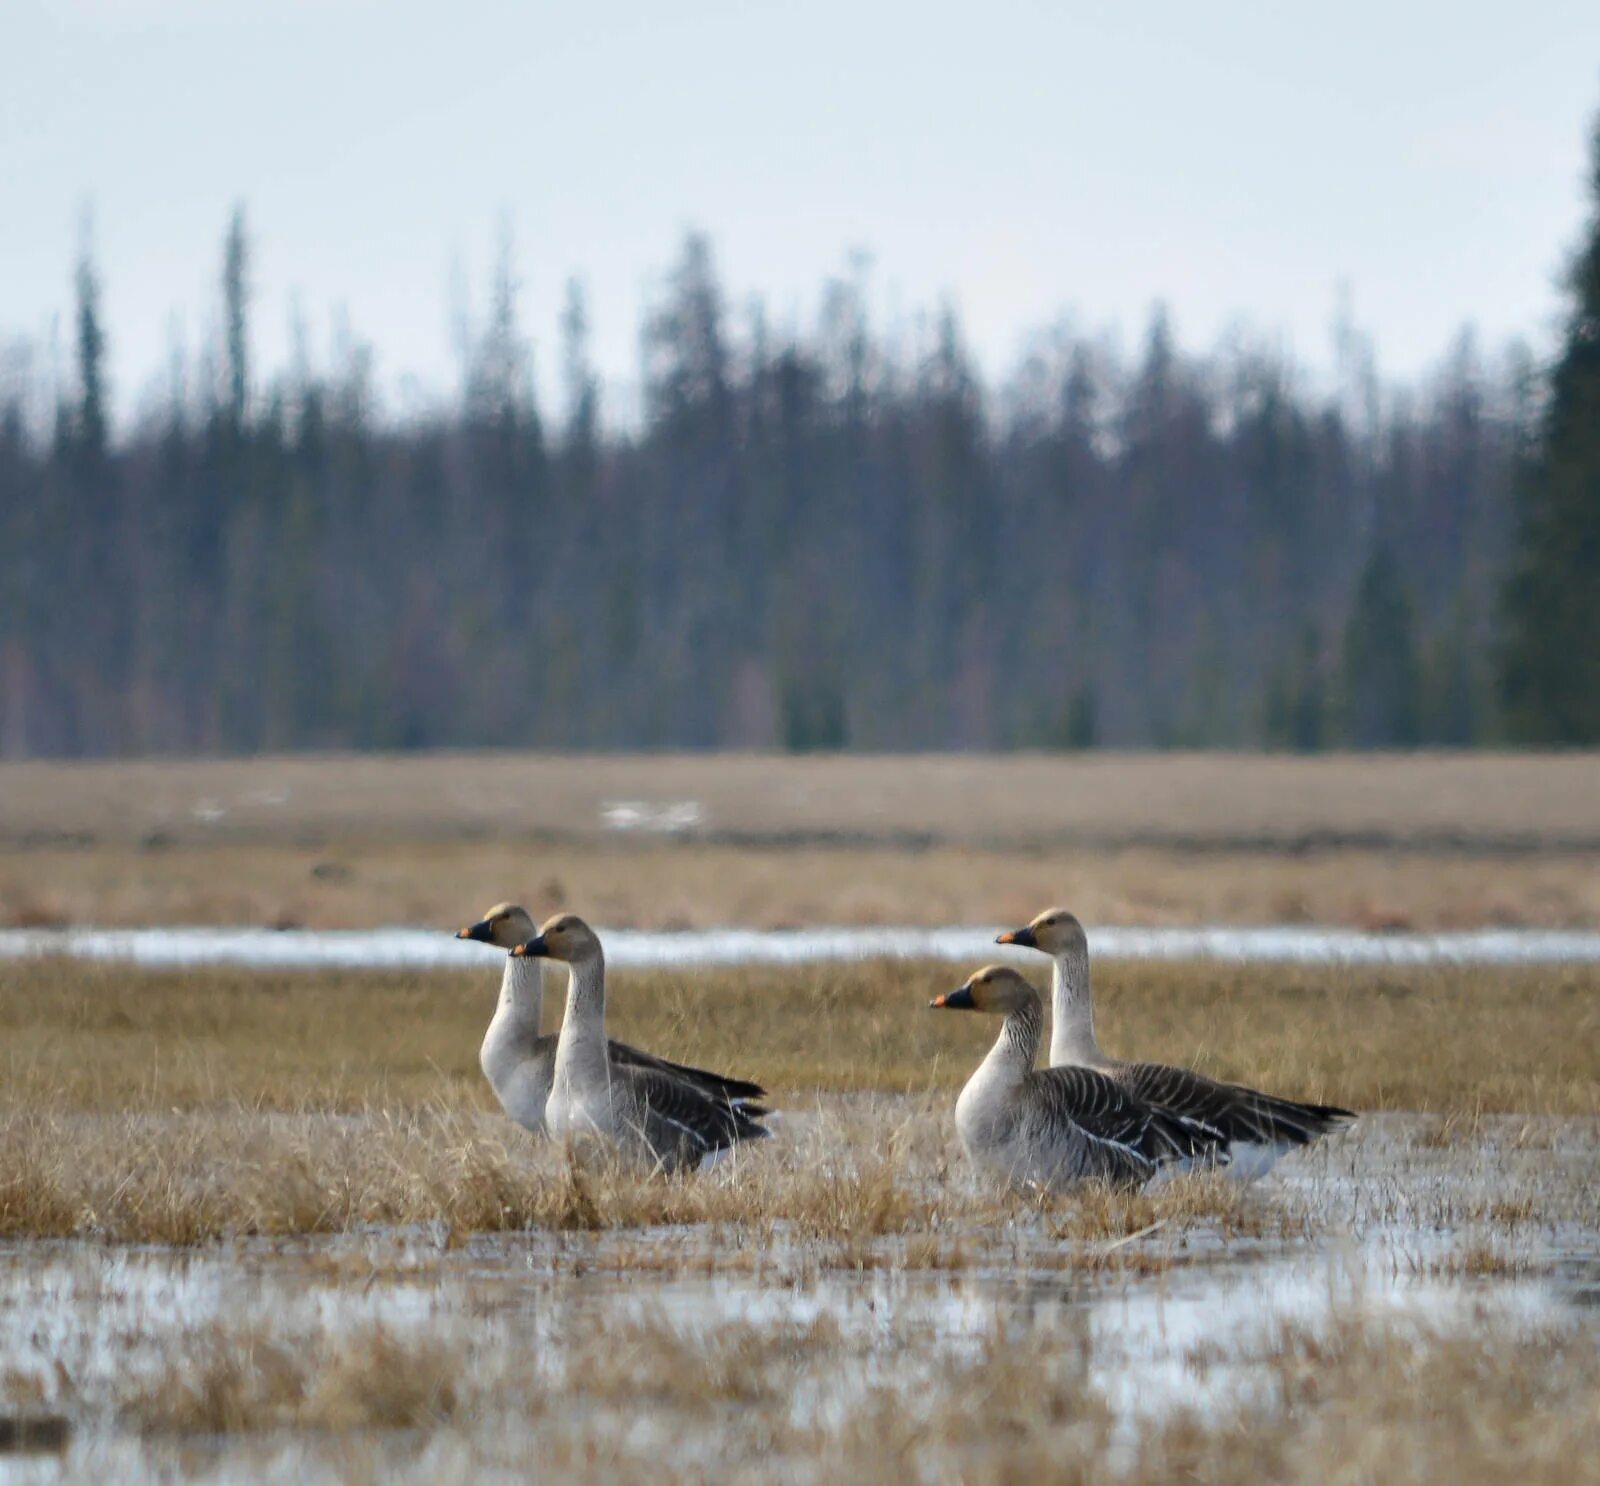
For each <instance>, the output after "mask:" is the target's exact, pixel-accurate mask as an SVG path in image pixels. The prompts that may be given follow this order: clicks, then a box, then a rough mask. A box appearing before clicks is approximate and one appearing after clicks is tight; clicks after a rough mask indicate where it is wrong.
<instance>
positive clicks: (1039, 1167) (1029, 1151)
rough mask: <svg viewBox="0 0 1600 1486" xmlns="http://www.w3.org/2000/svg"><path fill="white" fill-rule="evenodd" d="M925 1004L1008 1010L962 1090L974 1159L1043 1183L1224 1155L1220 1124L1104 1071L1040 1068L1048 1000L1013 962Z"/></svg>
mask: <svg viewBox="0 0 1600 1486" xmlns="http://www.w3.org/2000/svg"><path fill="white" fill-rule="evenodd" d="M929 1005H931V1006H934V1007H949V1008H952V1009H955V1010H961V1011H986V1012H991V1013H994V1014H996V1015H1000V1016H1004V1017H1005V1021H1004V1023H1003V1024H1002V1025H1001V1028H1000V1036H999V1038H998V1040H997V1041H996V1042H995V1045H994V1047H993V1048H992V1049H991V1050H990V1052H989V1056H988V1057H986V1058H985V1059H984V1060H983V1062H982V1063H980V1064H979V1065H978V1071H977V1072H976V1073H974V1074H973V1075H972V1077H971V1078H970V1079H968V1080H967V1085H966V1087H965V1088H964V1089H962V1091H961V1097H960V1098H959V1099H957V1100H956V1129H957V1131H958V1132H959V1133H960V1136H961V1143H962V1145H963V1146H964V1147H965V1148H966V1152H967V1156H968V1157H969V1159H970V1160H971V1161H972V1163H973V1164H974V1165H975V1166H978V1167H980V1168H982V1169H984V1170H986V1171H989V1172H992V1173H994V1174H996V1175H999V1176H1001V1177H1003V1178H1005V1179H1006V1180H1008V1181H1012V1182H1017V1183H1029V1184H1037V1185H1040V1186H1044V1187H1062V1186H1068V1185H1071V1184H1072V1183H1074V1182H1082V1181H1092V1180H1096V1179H1098V1180H1102V1181H1109V1182H1113V1183H1116V1184H1118V1185H1133V1186H1137V1185H1140V1184H1142V1183H1143V1182H1144V1181H1146V1180H1147V1179H1148V1178H1149V1177H1150V1176H1152V1175H1154V1173H1155V1172H1156V1170H1157V1168H1158V1167H1161V1166H1164V1165H1166V1164H1168V1163H1169V1162H1178V1163H1184V1164H1187V1163H1191V1162H1194V1161H1198V1160H1217V1159H1220V1160H1223V1161H1226V1159H1227V1153H1226V1151H1225V1150H1221V1149H1220V1147H1219V1139H1218V1136H1217V1134H1216V1132H1215V1131H1213V1130H1208V1129H1207V1128H1205V1127H1204V1126H1203V1125H1200V1124H1198V1123H1197V1122H1195V1121H1193V1120H1188V1119H1185V1118H1184V1117H1183V1116H1181V1115H1176V1114H1172V1113H1170V1112H1169V1111H1166V1110H1160V1109H1156V1108H1154V1107H1153V1106H1151V1105H1149V1104H1147V1103H1146V1102H1145V1101H1144V1100H1142V1099H1140V1098H1139V1097H1138V1096H1137V1095H1135V1094H1134V1093H1132V1092H1131V1091H1130V1090H1129V1089H1128V1088H1126V1087H1125V1086H1124V1085H1123V1084H1120V1083H1118V1082H1117V1081H1116V1080H1114V1079H1111V1078H1107V1077H1106V1076H1105V1075H1104V1074H1103V1073H1097V1072H1095V1071H1094V1070H1093V1069H1091V1068H1043V1069H1036V1068H1034V1066H1033V1063H1034V1059H1035V1057H1036V1056H1037V1055H1038V1052H1039V1042H1040V1038H1041V1037H1042V1035H1043V1031H1044V1009H1043V1006H1042V1004H1041V1003H1040V1000H1039V993H1038V992H1037V991H1036V990H1034V988H1033V987H1032V986H1031V985H1030V984H1029V983H1028V982H1027V981H1026V980H1024V979H1023V978H1022V977H1021V976H1020V975H1018V974H1017V972H1016V971H1015V970H1011V969H1008V968H1007V967H1005V966H1001V965H991V966H989V967H988V968H987V969H984V970H979V971H977V972H976V973H975V974H973V975H972V976H971V977H970V978H969V979H968V980H967V981H966V983H965V984H964V985H962V986H961V987H960V988H959V989H958V990H954V991H951V992H950V993H949V994H948V995H944V996H939V997H936V998H935V999H934V1000H933V1001H931V1002H930V1003H929Z"/></svg>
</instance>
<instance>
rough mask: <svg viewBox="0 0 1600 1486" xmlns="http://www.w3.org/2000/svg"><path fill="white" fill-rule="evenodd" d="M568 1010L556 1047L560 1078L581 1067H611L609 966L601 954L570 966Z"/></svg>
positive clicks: (562, 1019) (568, 970) (557, 1074)
mask: <svg viewBox="0 0 1600 1486" xmlns="http://www.w3.org/2000/svg"><path fill="white" fill-rule="evenodd" d="M567 977H568V978H567V1009H566V1012H565V1014H564V1015H563V1016H562V1018H561V1036H560V1038H559V1040H558V1041H557V1043H556V1078H557V1079H558V1080H559V1079H561V1078H562V1077H563V1075H564V1074H565V1073H566V1071H567V1070H569V1069H571V1068H573V1067H574V1066H578V1065H581V1066H583V1067H585V1068H588V1069H591V1070H595V1069H601V1068H603V1067H608V1066H609V1063H610V1058H609V1055H608V1054H607V1052H606V962H605V956H604V955H600V954H597V955H595V956H594V957H593V958H591V959H586V960H575V961H573V962H572V963H571V964H569V965H568V966H567Z"/></svg>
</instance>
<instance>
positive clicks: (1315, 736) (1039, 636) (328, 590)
mask: <svg viewBox="0 0 1600 1486" xmlns="http://www.w3.org/2000/svg"><path fill="white" fill-rule="evenodd" d="M249 256H250V248H249V241H248V236H247V233H246V230H245V226H244V223H243V220H242V218H236V219H235V220H234V222H233V223H232V224H231V226H230V229H229V231H228V233H227V237H226V242H225V245H224V251H223V255H222V269H221V293H220V311H221V313H220V333H219V335H218V336H217V343H216V345H215V346H214V347H212V348H211V349H210V350H209V351H208V353H207V355H206V356H205V357H203V358H202V360H201V364H200V366H199V368H198V370H197V371H195V370H191V371H190V372H189V373H188V374H186V375H175V377H174V386H173V389H172V392H171V395H170V396H169V397H168V399H167V401H166V405H165V407H164V408H163V409H161V410H159V411H157V412H155V413H153V414H151V415H150V416H148V417H146V418H144V419H142V420H141V421H140V422H139V424H138V426H137V428H136V430H135V431H134V432H133V433H131V434H130V435H128V436H127V437H122V438H115V437H113V433H112V428H113V419H112V417H111V410H110V408H109V407H108V405H107V399H108V393H107V387H106V380H105V369H104V367H105V348H106V336H107V330H106V311H105V307H104V306H103V304H102V302H101V291H100V287H99V280H98V276H97V273H96V269H95V266H94V264H93V263H92V262H90V261H88V260H87V259H86V260H85V261H84V262H83V263H81V264H80V266H79V269H78V274H77V283H76V317H75V334H74V343H75V368H74V372H73V374H72V376H71V377H70V378H69V379H68V381H69V383H70V385H69V387H68V389H67V391H66V392H65V394H64V395H62V396H60V397H59V398H58V399H57V406H56V407H55V410H54V414H53V417H52V418H51V419H50V420H49V422H50V424H51V426H50V427H49V428H48V429H44V430H41V428H40V426H39V420H38V419H37V418H36V417H33V418H30V415H29V402H28V399H29V397H30V395H31V393H32V389H31V388H30V387H29V386H28V385H25V382H24V379H21V378H13V380H12V382H11V385H10V386H9V387H8V388H7V389H5V392H4V398H5V401H4V404H3V406H0V752H3V753H4V754H5V755H6V756H9V757H22V756H30V755H63V756H76V755H91V754H108V753H146V752H191V751H206V752H212V751H221V752H238V751H250V750H257V749H296V748H324V747H340V748H420V747H430V746H439V745H515V746H536V747H576V748H637V747H686V748H711V747H727V746H756V747H780V748H790V749H820V748H862V749H902V748H945V747H954V748H980V747H981V748H989V747H997V748H1008V747H1022V746H1025V747H1045V748H1080V747H1089V746H1095V745H1118V746H1157V747H1165V746H1199V747H1209V746H1250V747H1254V746H1269V747H1285V748H1296V749H1316V748H1322V747H1331V746H1356V747H1377V746H1401V747H1404V746H1410V745H1417V744H1446V745H1466V744H1475V743H1480V742H1483V741H1486V740H1493V739H1496V738H1497V737H1499V736H1500V728H1501V713H1500V708H1499V705H1498V703H1497V697H1498V696H1499V695H1500V688H1499V687H1498V686H1497V683H1496V673H1495V665H1496V656H1497V654H1498V651H1497V649H1496V644H1497V638H1496V635H1497V614H1498V613H1499V607H1498V595H1499V585H1500V583H1501V576H1502V573H1503V571H1504V569H1505V568H1506V565H1507V560H1508V552H1509V544H1510V540H1511V536H1512V532H1513V522H1512V512H1511V499H1512V496H1511V492H1512V489H1513V469H1514V466H1515V465H1516V463H1517V460H1518V457H1519V448H1520V445H1521V443H1522V441H1523V440H1524V438H1525V436H1526V435H1527V434H1528V433H1529V432H1530V431H1531V430H1532V429H1533V427H1534V413H1535V408H1534V405H1533V393H1532V385H1533V379H1532V377H1531V375H1530V373H1529V371H1528V368H1527V366H1526V363H1525V360H1519V359H1518V358H1517V357H1516V356H1514V355H1505V356H1499V357H1496V358H1494V359H1493V360H1492V361H1491V360H1489V359H1486V358H1485V357H1483V356H1482V355H1480V354H1479V352H1478V351H1477V349H1476V348H1475V347H1474V344H1473V341H1472V339H1471V337H1470V336H1469V335H1465V334H1464V335H1463V336H1462V338H1461V339H1460V341H1459V342H1458V344H1457V345H1456V346H1455V347H1454V349H1453V350H1452V351H1451V352H1450V354H1449V355H1448V356H1447V358H1446V359H1445V361H1444V362H1443V364H1442V365H1441V366H1440V367H1439V368H1438V369H1437V371H1436V372H1435V374H1434V375H1433V376H1431V377H1430V378H1429V379H1427V381H1426V384H1425V385H1423V386H1420V387H1417V388H1413V389H1409V390H1400V391H1396V390H1393V389H1390V388H1387V387H1385V386H1384V385H1382V384H1381V383H1380V382H1379V379H1378V377H1377V374H1376V371H1375V369H1374V367H1373V364H1372V357H1371V355H1370V352H1369V351H1368V350H1367V349H1366V347H1365V346H1364V344H1363V342H1362V340H1361V338H1360V337H1359V336H1357V335H1355V334H1354V333H1353V332H1351V331H1349V330H1348V329H1347V330H1346V331H1345V332H1344V334H1343V335H1342V337H1341V340H1340V345H1341V348H1342V349H1341V354H1340V357H1339V367H1338V376H1337V379H1336V380H1337V386H1336V387H1335V388H1334V390H1333V391H1331V392H1318V391H1315V390H1312V388H1311V387H1310V385H1309V383H1308V379H1307V378H1306V376H1305V375H1304V373H1303V372H1302V371H1301V370H1300V369H1299V368H1297V366H1296V365H1295V364H1294V363H1293V361H1292V360H1291V359H1290V358H1289V357H1288V356H1287V355H1286V354H1284V353H1283V352H1282V351H1280V350H1277V349H1274V348H1272V347H1271V346H1263V345H1259V344H1253V343H1250V342H1248V341H1245V340H1242V339H1241V340H1240V341H1239V342H1238V343H1235V344H1230V345H1228V346H1225V347H1223V348H1221V349H1219V350H1216V351H1214V352H1212V353H1210V354H1206V355H1193V354H1187V353H1185V352H1184V351H1183V350H1181V349H1180V348H1179V346H1178V344H1177V343H1176V340H1175V338H1174V334H1173V331H1172V328H1171V326H1170V325H1169V323H1168V320H1167V318H1166V317H1165V315H1164V314H1161V313H1159V312H1158V313H1157V314H1156V315H1154V316H1153V318H1152V321H1151V323H1150V325H1149V326H1148V328H1147V331H1146V333H1145V335H1144V337H1143V341H1142V344H1141V345H1140V346H1139V347H1138V349H1137V350H1136V352H1135V353H1134V354H1133V355H1131V356H1128V357H1124V356H1122V355H1120V354H1119V353H1118V352H1117V351H1116V350H1115V348H1114V345H1113V344H1112V343H1110V342H1109V341H1107V340H1105V339H1102V338H1094V337H1086V336H1081V335H1077V334H1074V333H1073V332H1072V331H1070V330H1068V329H1058V330H1056V331H1054V332H1051V333H1047V334H1042V335H1041V336H1040V337H1039V338H1038V339H1037V342H1036V344H1035V346H1034V349H1033V350H1032V352H1031V353H1030V354H1029V355H1028V356H1027V357H1026V358H1025V360H1024V361H1023V364H1022V365H1021V366H1020V367H1019V368H1018V370H1017V371H1016V373H1015V374H1014V376H1013V377H1012V378H1011V379H1009V380H1008V381H1007V383H1006V384H1005V385H1004V386H1001V387H998V388H990V387H986V386H985V385H984V384H983V382H982V380H981V379H980V377H979V375H978V373H977V371H976V370H975V369H974V365H973V362H972V360H971V358H970V356H969V355H968V352H967V350H966V348H965V347H964V345H963V341H962V336H961V330H960V326H959V324H958V322H957V321H956V319H955V318H954V317H953V316H951V315H949V314H945V315H943V316H940V317H937V318H934V319H931V320H930V321H929V322H927V324H926V325H925V326H923V327H922V328H920V329H918V330H916V331H914V332H902V331H897V332H894V333H892V334H886V333H884V332H882V331H881V330H880V329H879V328H878V327H876V326H874V324H873V323H871V321H870V318H869V315H868V311H867V302H866V295H865V293H864V291H863V288H862V285H861V284H860V283H859V282H857V281H854V280H852V279H845V280H841V281H838V282H834V283H832V284H830V285H829V286H828V287H827V290H826V293H825V295H824V297H823V307H822V311H821V314H820V317H819V321H818V323H817V325H816V326H815V327H814V328H813V329H812V330H810V331H808V332H806V333H804V334H795V333H790V332H787V331H785V332H780V331H778V330H777V329H775V328H773V327H772V326H771V325H770V324H767V323H765V322H764V320H763V318H762V316H761V315H760V313H759V312H754V313H751V314H748V315H740V316H738V317H735V316H733V315H732V314H731V313H730V311H729V309H728V307H727V305H726V302H725V297H724V294H723V291H722V289H721V287H720V286H719V283H718V280H717V277H716V274H715V271H714V268H713V263H712V257H711V252H710V249H709V247H708V245H707V243H706V242H705V241H704V240H703V239H701V238H699V237H691V238H690V239H689V240H688V241H687V243H686V244H685V246H684V249H683V253H682V256H681V258H680V260H679V262H678V263H677V265H676V266H675V268H674V269H673V270H672V272H671V273H670V275H668V277H667V278H666V280H665V281H664V286H663V289H662V292H661V294H660V296H659V300H658V302H657V303H656V304H655V305H654V307H653V308H652V310H651V311H650V313H649V315H648V318H647V323H646V324H645V325H644V326H643V327H642V345H643V360H642V368H643V384H642V409H641V413H640V416H639V417H638V418H637V419H636V420H631V422H630V426H628V427H626V428H619V427H617V426H614V425H613V424H611V423H610V422H608V421H606V420H604V419H603V418H602V416H601V412H602V407H601V404H602V389H601V387H600V385H599V383H598V381H597V378H596V376H595V374H594V372H593V370H592V368H591V365H590V362H589V356H588V349H587V326H586V315H585V309H584V304H583V299H582V296H581V293H579V291H578V290H577V289H576V288H573V289H572V290H571V292H570V296H569V301H568V306H567V310H566V313H565V315H564V316H563V320H562V324H561V326H560V339H559V349H560V357H559V362H560V366H561V370H562V383H563V385H562V388H561V395H560V397H559V399H557V401H556V406H557V407H558V408H559V416H553V415H552V414H551V413H549V412H547V411H546V409H545V408H544V407H543V406H541V404H540V402H539V401H538V400H537V399H536V397H535V393H534V387H533V380H532V377H531V374H530V356H529V347H528V344H527V341H526V338H525V335H524V331H523V329H522V327H521V326H520V325H519V323H518V317H517V306H516V297H515V293H514V290H513V283H512V278H511V275H510V272H509V267H507V268H505V269H503V270H502V271H501V273H500V274H499V275H498V277H497V280H496V282H495V284H494V285H493V288H492V293H491V295H490V296H489V298H490V305H489V312H488V313H487V315H486V316H485V317H484V323H483V324H482V326H481V327H480V329H479V330H478V331H477V333H476V334H475V335H474V337H473V339H472V343H471V350H470V356H469V367H468V374H467V375H466V377H465V379H464V387H463V390H462V394H461V397H460V399H459V403H458V405H457V406H454V407H452V408H450V409H449V410H447V411H440V412H437V413H434V414H430V415H425V416H413V417H411V418H408V419H405V420H396V419H390V418H386V417H384V416H383V415H382V414H381V410H380V408H379V406H378V401H377V398H376V396H375V392H374V383H373V372H372V356H371V353H370V351H369V350H367V349H365V348H363V347H362V346H361V345H359V344H358V343H355V342H351V344H350V345H349V347H348V349H347V351H346V353H345V354H343V355H342V356H341V357H340V358H338V364H337V365H335V366H333V367H332V368H330V369H319V368H316V367H313V366H312V365H310V364H309V359H308V358H306V357H303V356H302V357H297V358H295V362H294V364H293V365H291V366H290V367H289V368H288V369H287V370H286V371H284V372H282V373H281V374H278V375H275V376H274V377H272V378H270V379H267V378H262V377H261V376H259V375H258V373H257V370H256V368H255V367H254V366H253V365H252V362H251V353H250V344H251V334H250V315H251V306H250V298H249V279H250V264H249Z"/></svg>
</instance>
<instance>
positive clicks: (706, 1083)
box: [456, 903, 766, 1134]
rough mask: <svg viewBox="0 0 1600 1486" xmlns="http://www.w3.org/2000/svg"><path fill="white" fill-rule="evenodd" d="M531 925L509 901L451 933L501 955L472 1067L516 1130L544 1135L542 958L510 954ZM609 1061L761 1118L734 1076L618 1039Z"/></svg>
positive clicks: (547, 1079)
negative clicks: (495, 993)
mask: <svg viewBox="0 0 1600 1486" xmlns="http://www.w3.org/2000/svg"><path fill="white" fill-rule="evenodd" d="M538 932H539V931H538V928H537V926H536V925H535V924H534V922H533V920H532V919H531V918H530V917H529V916H528V914H527V912H526V911H525V910H523V909H521V908H519V907H517V905H516V904H514V903H500V904H498V905H496V906H495V907H493V908H491V909H490V910H489V911H488V912H487V913H486V914H484V916H483V917H482V918H481V919H479V920H478V922H477V923H475V924H468V925H467V927H466V928H464V929H460V930H458V931H457V933H456V938H457V939H473V940H476V941H477V942H478V943H480V944H493V945H498V946H499V947H500V948H501V949H504V950H506V951H508V953H507V955H506V965H505V971H504V973H503V974H502V975H501V977H500V1000H499V1002H498V1004H497V1005H496V1006H495V1009H494V1016H493V1017H492V1018H491V1020H490V1022H489V1030H488V1031H487V1032H485V1033H484V1036H483V1045H482V1046H481V1047H480V1048H479V1049H478V1066H479V1067H480V1068H482V1069H483V1076H484V1077H485V1078H487V1079H488V1080H489V1086H490V1087H491V1088H492V1089H493V1090H494V1092H495V1097H496V1098H497V1099H499V1101H500V1107H501V1108H502V1109H503V1110H505V1112H506V1113H507V1114H508V1115H509V1116H510V1117H511V1118H512V1119H513V1120H515V1121H516V1122H517V1123H518V1124H519V1125H523V1126H525V1127H526V1128H527V1129H529V1130H532V1131H534V1132H535V1133H536V1134H541V1133H543V1131H544V1113H545V1104H546V1102H547V1101H548V1100H549V1098H550V1085H551V1083H552V1081H553V1080H554V1078H555V1067H556V1037H555V1034H554V1033H550V1034H547V1035H544V1036H541V1035H540V1032H539V1022H540V1017H541V1015H542V1013H543V1010H544V974H545V969H544V961H543V960H540V959H530V958H527V957H525V956H517V955H513V954H510V953H509V951H511V950H513V949H515V948H516V947H517V946H518V945H519V944H523V943H525V942H526V941H527V940H529V939H532V938H533V937H534V936H535V935H536V934H537V933H538ZM610 1049H611V1057H612V1059H613V1061H615V1062H619V1063H632V1064H636V1065H638V1066H639V1067H643V1068H656V1069H659V1070H661V1071H662V1072H663V1073H666V1074H669V1075H671V1076H672V1077H674V1078H679V1079H683V1080H685V1081H687V1082H689V1083H692V1084H694V1085H696V1086H697V1087H699V1088H700V1089H702V1090H704V1091H705V1093H707V1094H708V1095H710V1096H712V1097H713V1098H715V1099H718V1100H722V1101H724V1102H727V1103H730V1104H732V1105H733V1106H734V1107H735V1108H737V1109H739V1110H741V1111H742V1112H744V1113H745V1114H747V1115H749V1116H750V1117H751V1118H756V1117H758V1116H760V1115H763V1114H765V1113H766V1109H765V1108H764V1107H763V1106H762V1105H761V1104H759V1103H757V1102H756V1101H758V1100H760V1099H761V1098H762V1097H763V1095H764V1094H765V1092H766V1091H765V1090H764V1089H763V1088H762V1087H761V1085H760V1084H754V1083H750V1082H749V1081H748V1080H745V1079H742V1078H725V1077H723V1075H721V1074H720V1073H708V1072H707V1071H706V1070H705V1069H703V1068H689V1067H686V1066H685V1065H684V1064H682V1063H669V1062H668V1061H667V1060H666V1059H665V1058H656V1057H652V1056H651V1055H650V1054H649V1053H645V1052H640V1051H639V1049H638V1048H635V1047H629V1046H628V1045H627V1044H626V1043H625V1042H613V1043H611V1044H610Z"/></svg>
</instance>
